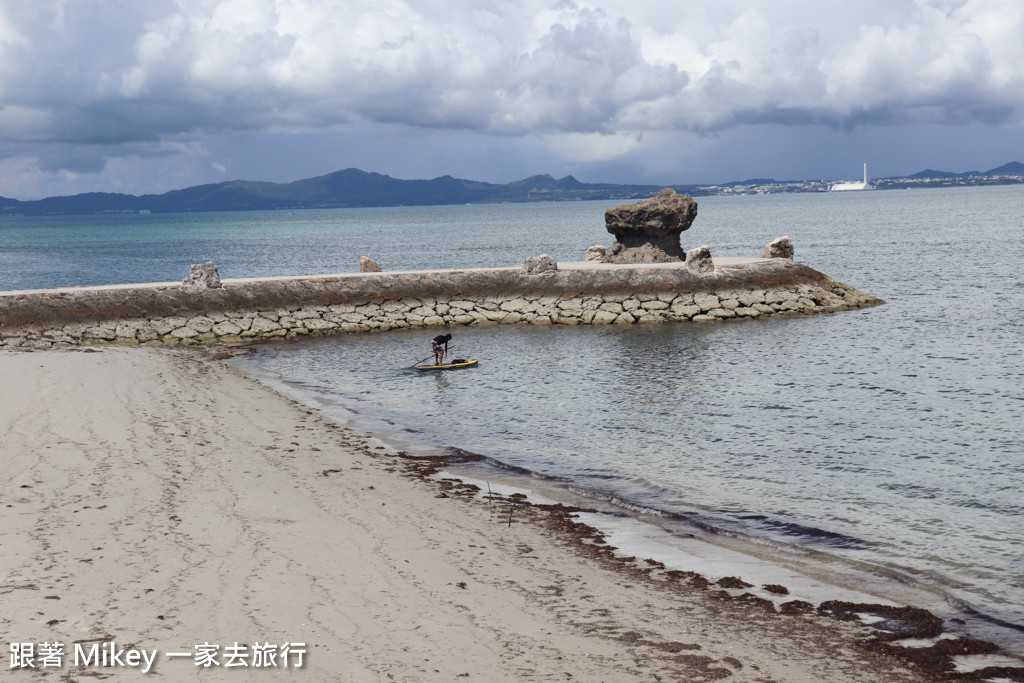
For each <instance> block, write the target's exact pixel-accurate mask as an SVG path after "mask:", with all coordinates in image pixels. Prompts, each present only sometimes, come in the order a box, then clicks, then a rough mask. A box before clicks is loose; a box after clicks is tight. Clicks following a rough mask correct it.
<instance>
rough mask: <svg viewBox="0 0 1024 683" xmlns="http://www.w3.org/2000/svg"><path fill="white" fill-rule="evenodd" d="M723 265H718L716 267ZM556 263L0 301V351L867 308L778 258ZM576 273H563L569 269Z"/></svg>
mask: <svg viewBox="0 0 1024 683" xmlns="http://www.w3.org/2000/svg"><path fill="white" fill-rule="evenodd" d="M723 261H724V260H723ZM743 261H745V262H744V263H740V264H733V265H727V266H720V267H716V268H715V270H714V271H713V272H710V273H694V272H692V271H690V270H688V269H686V268H685V267H681V266H682V264H657V265H656V266H653V265H652V266H642V267H641V266H635V267H628V268H627V267H622V266H608V265H602V266H593V265H589V266H588V265H585V264H559V269H558V270H555V271H549V272H544V273H539V274H526V273H524V272H522V270H521V269H520V268H485V269H471V270H443V271H416V272H412V271H408V272H390V273H389V272H384V273H351V274H342V275H329V276H310V277H285V278H263V279H246V280H224V281H223V282H222V283H221V286H220V287H217V288H209V289H204V288H197V287H190V286H183V285H177V284H170V283H162V284H147V285H123V286H121V285H119V286H108V287H92V288H72V289H53V290H36V291H26V292H6V293H0V346H3V347H15V348H49V347H55V346H56V347H59V346H73V345H80V344H119V345H136V344H142V345H182V344H203V343H224V344H241V343H248V342H255V341H262V340H272V339H281V338H284V339H296V338H300V337H305V336H320V335H328V334H341V333H347V332H368V331H385V330H392V329H400V328H409V327H443V326H459V325H496V324H514V323H518V324H534V325H615V324H617V325H624V324H630V325H632V324H643V323H660V322H676V321H694V322H701V321H723V320H740V319H751V318H761V317H767V316H779V315H797V314H809V313H820V312H830V311H839V310H847V309H854V308H863V307H866V306H873V305H876V304H879V303H881V301H880V300H879V299H877V298H875V297H873V296H870V295H868V294H865V293H863V292H860V291H858V290H856V289H854V288H852V287H849V286H847V285H845V284H843V283H841V282H838V281H836V280H833V279H832V278H830V277H828V276H826V275H824V274H822V273H819V272H818V271H816V270H814V269H812V268H809V267H807V266H805V265H803V264H800V263H797V262H795V261H792V260H789V259H770V260H757V259H745V260H743ZM574 266H575V267H574Z"/></svg>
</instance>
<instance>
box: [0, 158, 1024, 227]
mask: <svg viewBox="0 0 1024 683" xmlns="http://www.w3.org/2000/svg"><path fill="white" fill-rule="evenodd" d="M1000 175H1002V176H1006V175H1014V176H1024V164H1021V163H1019V162H1016V161H1013V162H1010V163H1008V164H1004V165H1003V166H1000V167H999V168H994V169H991V170H989V171H985V172H977V171H968V172H966V173H949V172H946V171H932V170H926V171H921V172H920V173H915V174H914V175H912V176H906V178H903V179H905V180H918V179H923V178H934V179H951V178H975V177H986V176H1000ZM889 180H892V179H889ZM774 182H776V181H774V180H772V179H770V178H759V179H755V180H744V181H736V182H732V183H724V184H722V185H717V186H712V185H673V186H670V187H672V188H673V189H675V190H676V191H677V192H687V193H689V194H691V195H694V196H700V195H708V194H715V193H716V188H721V187H726V186H728V187H736V186H749V185H768V184H772V183H774ZM790 182H797V181H790ZM663 187H665V186H664V185H619V184H610V183H581V182H580V181H578V180H576V179H575V178H573V177H572V176H571V175H569V176H565V177H564V178H558V179H556V178H553V177H552V176H550V175H547V174H545V175H534V176H530V177H529V178H524V179H523V180H518V181H516V182H512V183H506V184H504V185H502V184H494V183H485V182H480V181H475V180H462V179H459V178H453V177H451V176H441V177H440V178H434V179H432V180H399V179H397V178H392V177H391V176H387V175H382V174H380V173H368V172H366V171H361V170H359V169H357V168H348V169H345V170H343V171H337V172H335V173H329V174H327V175H323V176H318V177H316V178H308V179H306V180H297V181H295V182H293V183H268V182H252V181H244V180H233V181H229V182H224V183H215V184H211V185H197V186H195V187H189V188H185V189H183V190H173V191H171V192H166V193H164V194H147V195H142V196H141V197H139V196H135V195H129V194H113V193H106V192H89V193H86V194H78V195H74V196H70V197H49V198H47V199H39V200H35V201H27V202H23V201H19V200H16V199H8V198H5V197H0V215H30V216H39V215H61V214H64V215H67V214H96V213H148V212H151V213H184V212H189V211H265V210H289V209H324V208H341V207H360V206H428V205H438V204H470V203H497V202H536V201H571V200H583V199H612V200H614V199H622V200H634V199H638V198H643V197H650V196H652V195H654V194H657V192H658V191H660V190H661V189H662V188H663Z"/></svg>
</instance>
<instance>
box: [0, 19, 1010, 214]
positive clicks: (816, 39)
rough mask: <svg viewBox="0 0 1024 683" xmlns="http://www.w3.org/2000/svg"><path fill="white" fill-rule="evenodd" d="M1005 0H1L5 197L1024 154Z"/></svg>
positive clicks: (723, 178)
mask: <svg viewBox="0 0 1024 683" xmlns="http://www.w3.org/2000/svg"><path fill="white" fill-rule="evenodd" d="M1021 36H1024V3H1022V2H1020V0H856V1H850V0H773V2H771V3H766V2H764V3H762V2H752V1H750V0H747V1H746V2H738V1H734V0H713V1H706V0H677V1H676V2H665V0H500V1H499V0H0V196H5V197H12V198H15V199H22V200H29V199H38V198H42V197H47V196H56V195H68V194H77V193H80V192H92V191H101V192H125V193H130V194H145V193H159V192H166V191H168V190H172V189H178V188H182V187H188V186H192V185H198V184H203V183H213V182H221V181H225V180H235V179H242V180H266V181H272V182H290V181H294V180H299V179H302V178H309V177H313V176H317V175H322V174H325V173H330V172H332V171H336V170H340V169H344V168H351V167H355V168H361V169H363V170H366V171H375V172H378V173H384V174H387V175H390V176H392V177H395V178H434V177H437V176H442V175H452V176H455V177H458V178H468V179H473V180H484V181H489V182H495V183H505V182H510V181H513V180H518V179H521V178H524V177H527V176H529V175H533V174H535V173H550V174H551V175H553V176H555V177H562V176H564V175H570V174H571V175H574V176H575V177H576V178H578V179H579V180H581V181H584V182H615V183H636V184H665V185H668V184H685V183H719V182H728V181H732V180H743V179H747V178H757V177H773V178H776V179H827V180H840V179H856V178H858V177H859V176H860V175H861V168H862V164H864V163H867V164H868V171H869V174H870V175H871V176H872V177H885V176H894V175H906V174H911V173H915V172H917V171H920V170H922V169H925V168H934V169H939V170H946V171H967V170H982V171H984V170H987V169H989V168H993V167H996V166H1000V165H1002V164H1003V163H1006V162H1008V161H1024V40H1021Z"/></svg>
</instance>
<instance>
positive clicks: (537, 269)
mask: <svg viewBox="0 0 1024 683" xmlns="http://www.w3.org/2000/svg"><path fill="white" fill-rule="evenodd" d="M555 270H558V261H556V260H555V259H553V258H551V257H550V256H548V255H547V254H541V255H540V256H531V257H530V258H528V259H526V261H524V262H523V272H524V273H526V274H527V275H539V274H540V273H550V272H552V271H555Z"/></svg>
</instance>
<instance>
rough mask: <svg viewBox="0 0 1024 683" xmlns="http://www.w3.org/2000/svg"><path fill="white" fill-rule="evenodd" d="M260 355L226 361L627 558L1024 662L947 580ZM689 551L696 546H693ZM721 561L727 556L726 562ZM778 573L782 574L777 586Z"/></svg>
mask: <svg viewBox="0 0 1024 683" xmlns="http://www.w3.org/2000/svg"><path fill="white" fill-rule="evenodd" d="M258 357H259V347H256V348H255V349H254V355H253V356H251V358H252V359H254V361H255V362H252V361H249V360H248V358H250V357H249V356H248V355H246V357H244V358H242V359H240V362H239V363H237V364H236V363H234V362H232V363H231V364H235V365H236V366H239V367H241V369H242V370H243V371H244V372H246V373H248V374H249V375H250V376H252V377H254V378H255V379H256V380H257V381H259V382H260V383H262V384H264V385H265V386H267V387H268V388H270V389H271V390H274V391H277V392H279V393H282V394H284V395H286V396H288V397H289V398H290V399H291V400H295V401H298V402H300V403H302V404H303V405H305V406H306V407H308V408H312V409H314V410H318V411H321V412H322V413H323V414H324V415H325V416H327V417H328V418H329V419H332V420H335V421H338V422H339V423H343V424H346V425H348V426H351V427H352V428H354V429H356V430H357V431H361V432H367V433H370V434H373V435H374V437H375V438H377V439H379V440H380V441H381V443H386V444H388V445H389V447H391V448H392V449H393V450H399V451H403V452H407V453H410V454H413V455H417V456H420V455H427V456H431V457H436V458H441V459H444V458H445V457H448V456H447V455H446V454H449V453H450V454H453V455H452V462H453V464H452V465H450V466H448V467H446V468H445V470H444V471H445V473H446V474H447V475H448V476H451V477H453V478H460V479H463V480H466V481H472V482H473V483H475V484H477V485H478V486H480V487H481V488H483V487H484V486H486V485H487V483H488V482H489V483H490V484H491V485H498V484H501V485H504V486H506V487H512V489H513V490H516V491H519V492H521V493H525V494H527V495H529V497H530V498H531V500H532V499H533V498H535V497H540V498H541V499H543V500H545V501H547V502H559V503H562V504H565V505H568V506H574V507H582V508H587V509H591V510H594V511H595V512H597V513H598V514H596V515H595V516H594V517H593V521H592V522H589V524H590V525H591V526H594V527H596V528H597V529H598V530H600V531H601V532H602V533H605V534H607V535H608V536H609V537H614V538H615V541H614V543H613V544H614V545H619V546H624V547H625V546H627V545H628V546H629V547H630V550H629V554H634V555H635V554H642V553H646V554H644V555H643V557H645V558H647V557H650V558H651V559H654V560H657V561H661V562H664V563H668V564H670V565H672V568H674V569H680V570H685V571H697V572H699V573H701V574H702V575H704V576H705V577H707V578H711V579H712V580H718V579H720V578H724V577H727V576H730V575H734V574H735V575H741V576H743V575H745V574H747V573H749V574H751V575H753V576H755V577H756V576H760V575H766V576H769V577H771V578H770V579H768V580H765V581H760V580H757V579H750V580H752V581H754V583H755V584H758V585H760V584H763V583H786V585H787V587H788V588H790V589H791V591H792V593H793V594H794V595H799V596H800V597H801V599H804V600H807V601H809V602H812V603H814V604H815V605H816V606H817V605H819V604H821V603H823V602H829V601H834V600H837V599H838V600H845V601H852V602H859V603H868V602H870V603H878V604H884V605H896V604H902V605H914V606H917V607H921V608H924V609H927V610H929V611H930V612H931V613H933V614H936V615H938V616H940V617H941V618H943V619H944V620H945V621H946V623H947V628H946V631H945V635H944V638H952V637H954V635H957V636H963V637H967V638H972V639H982V640H986V641H991V642H994V643H996V644H998V645H999V646H1000V647H1001V648H1004V649H1006V650H1007V651H1008V652H1012V653H1014V654H1013V655H1012V656H1013V657H1016V658H1018V659H1019V660H1020V661H1021V663H1022V664H1024V657H1022V655H1024V651H1022V650H1021V641H1020V639H1019V637H1016V634H1015V633H1014V632H1013V631H1011V629H1016V627H1015V625H1014V624H1010V623H1008V622H1005V621H1001V620H1000V619H999V618H998V617H997V616H993V615H991V614H986V613H984V612H980V611H976V610H974V609H971V607H970V606H969V605H967V606H965V604H964V603H962V602H960V601H959V600H958V599H957V598H956V597H955V594H950V593H949V592H947V591H948V589H949V586H948V585H946V584H942V583H941V582H940V583H927V582H926V581H924V582H923V579H922V577H921V576H919V575H920V574H921V572H920V570H919V569H915V567H914V566H913V565H910V564H905V565H902V566H896V565H893V566H889V565H885V564H882V565H879V564H870V565H869V564H865V562H864V560H863V558H860V559H858V558H857V557H851V556H849V555H844V554H842V553H835V552H832V551H831V550H830V546H827V545H824V546H823V545H821V544H820V543H814V542H812V543H811V544H809V545H808V544H805V545H800V544H798V543H793V542H791V541H788V540H787V539H786V538H785V537H780V536H778V535H777V534H776V535H775V536H765V535H763V533H762V534H761V535H759V534H758V533H757V530H755V529H751V528H749V527H744V526H742V525H737V524H736V520H728V519H726V518H725V517H722V516H721V515H715V514H710V511H709V510H705V509H703V508H701V509H698V508H695V507H694V508H690V511H685V510H680V509H679V508H678V507H677V508H676V509H675V510H672V509H668V508H662V507H659V506H658V503H657V502H656V501H654V502H652V501H651V500H645V499H644V498H643V497H642V496H637V495H635V494H637V493H638V492H637V491H635V490H633V491H627V490H623V489H616V488H610V487H609V486H602V484H604V482H602V481H592V482H589V483H585V482H579V481H573V480H571V479H568V478H564V477H559V476H551V475H550V472H538V471H534V470H531V469H527V468H528V467H529V465H521V464H511V463H509V462H505V461H503V460H502V459H501V456H498V457H495V456H494V455H493V454H484V451H481V452H479V453H477V452H470V451H466V450H463V448H462V447H463V446H465V445H466V444H465V443H462V442H457V441H455V442H453V441H437V440H436V436H437V435H435V439H434V440H430V439H427V440H424V439H423V438H421V436H420V435H419V434H418V433H413V434H410V433H407V432H408V431H412V430H406V429H405V428H404V427H403V424H402V423H401V422H394V421H392V420H391V419H390V417H389V416H388V415H387V414H386V413H385V414H381V413H380V412H379V408H380V406H377V407H376V408H374V409H373V411H372V413H367V411H366V406H365V405H363V404H362V403H361V401H360V400H359V399H358V398H355V397H352V396H347V395H346V394H344V393H336V392H335V391H334V389H328V388H327V387H326V386H324V387H317V386H306V385H304V384H303V383H302V382H297V383H295V384H293V383H292V382H291V381H289V380H286V379H283V378H282V377H281V376H280V375H278V374H277V372H275V371H274V370H270V369H268V368H265V367H263V366H261V365H259V361H258V360H255V359H257V358H258ZM332 386H333V385H332ZM325 392H326V393H325ZM631 493H632V494H634V496H633V497H631ZM751 514H754V513H751ZM805 524H810V526H799V525H797V526H796V527H795V528H794V529H792V533H793V534H805V535H809V536H810V537H812V538H819V539H820V538H823V537H824V538H826V539H828V538H829V537H834V538H835V541H836V542H838V543H840V544H843V543H854V544H857V543H861V542H862V541H861V539H860V538H858V537H856V536H843V535H839V534H832V533H830V532H827V531H823V530H822V529H820V528H818V527H815V526H814V525H813V523H811V522H805ZM655 535H663V536H664V537H665V538H664V539H663V541H664V542H655V541H653V540H652V539H653V538H654V536H655ZM638 541H639V542H638ZM694 545H696V546H698V547H692V546H694ZM720 555H725V556H729V557H730V558H731V559H730V560H724V559H722V558H721V557H720ZM779 576H786V577H788V578H787V579H786V581H782V580H781V579H779V578H778V577H779ZM752 592H754V593H755V594H756V595H757V597H760V598H766V599H772V600H774V601H775V603H776V606H778V605H779V604H781V601H779V600H777V599H775V598H774V596H772V595H771V594H770V593H769V592H766V591H764V590H760V589H759V588H756V587H755V588H754V589H753V591H752ZM958 606H959V607H958ZM1016 630H1018V631H1019V629H1016ZM964 664H965V665H967V664H968V663H967V662H964ZM972 666H973V665H972Z"/></svg>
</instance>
